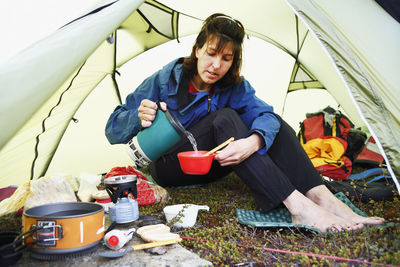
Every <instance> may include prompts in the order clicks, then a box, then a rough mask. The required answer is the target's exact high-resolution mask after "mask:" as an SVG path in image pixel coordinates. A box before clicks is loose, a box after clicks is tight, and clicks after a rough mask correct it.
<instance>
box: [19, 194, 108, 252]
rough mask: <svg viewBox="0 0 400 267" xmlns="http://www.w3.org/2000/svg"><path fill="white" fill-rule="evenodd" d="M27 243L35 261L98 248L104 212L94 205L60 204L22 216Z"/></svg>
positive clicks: (50, 205) (49, 205) (38, 208)
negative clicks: (27, 233) (29, 233)
mask: <svg viewBox="0 0 400 267" xmlns="http://www.w3.org/2000/svg"><path fill="white" fill-rule="evenodd" d="M23 225H24V232H31V235H28V236H27V237H26V239H25V240H24V242H25V244H27V245H28V248H29V250H30V252H31V256H32V257H34V258H36V257H37V258H41V256H40V255H43V256H44V257H45V258H46V255H64V254H70V253H72V254H73V253H75V252H81V251H85V250H87V249H90V248H93V247H95V246H97V245H98V244H99V243H100V242H101V240H102V238H103V237H104V208H103V207H102V206H101V205H99V204H96V203H91V202H60V203H53V204H46V205H41V206H37V207H33V208H30V209H28V210H26V211H24V214H23Z"/></svg>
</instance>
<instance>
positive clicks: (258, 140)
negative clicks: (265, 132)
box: [247, 133, 265, 152]
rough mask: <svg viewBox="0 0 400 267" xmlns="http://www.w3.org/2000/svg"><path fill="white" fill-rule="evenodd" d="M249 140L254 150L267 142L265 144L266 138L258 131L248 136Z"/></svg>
mask: <svg viewBox="0 0 400 267" xmlns="http://www.w3.org/2000/svg"><path fill="white" fill-rule="evenodd" d="M247 139H248V140H249V142H250V144H251V147H254V149H255V150H254V152H256V151H258V150H260V149H261V148H262V147H263V146H264V145H265V144H264V139H263V138H262V137H261V136H260V135H259V134H257V133H253V134H252V135H250V136H249V137H247Z"/></svg>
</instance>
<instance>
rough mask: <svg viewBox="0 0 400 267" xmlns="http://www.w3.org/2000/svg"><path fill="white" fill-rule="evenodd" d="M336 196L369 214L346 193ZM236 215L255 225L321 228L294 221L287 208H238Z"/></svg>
mask: <svg viewBox="0 0 400 267" xmlns="http://www.w3.org/2000/svg"><path fill="white" fill-rule="evenodd" d="M335 196H336V197H337V198H338V199H340V200H341V201H343V202H344V203H345V204H346V205H347V206H349V207H350V208H351V209H352V210H353V211H354V212H355V213H357V214H358V215H361V216H367V215H366V214H365V213H364V212H362V211H361V210H359V209H358V208H357V207H356V206H354V205H353V203H351V202H350V200H349V199H348V198H347V197H346V195H345V194H344V193H342V192H339V193H336V194H335ZM236 216H237V217H238V219H239V223H241V224H245V225H249V226H255V227H297V228H306V229H309V230H312V231H317V232H320V230H318V229H315V228H312V227H310V226H308V225H303V224H295V223H292V217H291V215H290V212H289V210H288V209H287V208H285V207H282V208H276V209H274V210H271V211H269V212H267V213H261V212H259V211H254V210H245V209H236Z"/></svg>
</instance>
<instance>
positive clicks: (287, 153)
mask: <svg viewBox="0 0 400 267" xmlns="http://www.w3.org/2000/svg"><path fill="white" fill-rule="evenodd" d="M189 131H190V132H191V133H192V134H193V136H194V137H195V139H196V142H197V146H198V149H199V150H210V149H212V148H214V147H215V146H217V145H219V144H220V143H222V142H224V141H225V140H227V139H228V138H230V137H232V136H233V137H234V138H235V140H238V139H240V138H245V137H247V136H248V134H249V129H248V128H247V126H246V125H245V124H244V123H243V121H242V120H241V119H240V117H239V115H238V114H237V113H236V112H235V111H234V110H232V109H229V108H224V109H221V110H218V111H216V112H214V113H212V114H210V115H208V116H206V117H204V118H203V119H202V120H201V121H200V122H199V123H198V124H196V125H195V126H194V127H192V128H191V129H189ZM189 150H193V147H192V145H191V144H190V142H189V141H188V139H187V138H182V140H180V141H179V142H178V143H177V144H176V145H175V146H174V147H173V148H171V149H170V150H169V151H167V152H166V153H165V154H164V155H163V156H162V157H161V158H159V159H158V160H157V161H156V162H155V163H152V164H151V165H150V168H149V169H150V172H151V175H152V176H153V178H154V179H155V181H156V182H157V183H158V184H159V185H161V186H181V185H193V184H202V183H209V182H211V181H215V180H217V179H218V178H221V177H223V176H225V175H227V174H229V173H230V172H231V171H232V170H233V171H234V172H235V173H236V174H237V175H238V176H239V177H240V178H241V179H242V180H243V182H244V183H246V184H247V186H249V188H250V189H251V192H252V194H253V197H254V199H255V201H256V203H257V205H258V206H259V208H260V211H262V212H266V211H268V210H270V209H273V208H275V207H276V206H278V205H279V204H281V203H282V201H283V200H284V199H285V198H287V197H288V196H289V195H290V194H291V193H292V192H293V191H294V190H295V189H297V190H298V191H300V192H301V193H303V194H304V193H306V192H307V191H308V190H310V189H311V188H313V187H315V186H317V185H320V184H322V180H321V177H320V175H319V173H318V172H317V171H316V170H315V168H314V166H313V165H312V163H311V161H310V160H309V158H308V156H307V154H306V153H305V151H304V149H303V148H302V146H301V145H300V143H299V141H298V140H297V137H296V134H295V132H294V130H293V129H292V128H291V127H290V126H289V125H288V124H287V123H286V122H285V121H283V120H282V124H281V127H280V130H279V132H278V134H277V135H276V137H275V140H274V143H273V144H272V146H271V147H270V148H269V150H268V151H267V153H266V154H265V155H260V154H259V153H254V154H253V155H251V156H250V157H249V158H247V159H246V160H245V161H243V162H242V163H240V164H238V165H233V166H229V167H221V166H220V165H219V163H218V162H217V161H216V160H214V161H213V164H212V166H211V170H210V172H209V173H208V174H206V175H188V174H184V173H183V172H182V170H181V168H180V165H179V161H178V157H177V153H178V152H181V151H189Z"/></svg>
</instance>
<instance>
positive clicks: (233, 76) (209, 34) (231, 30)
mask: <svg viewBox="0 0 400 267" xmlns="http://www.w3.org/2000/svg"><path fill="white" fill-rule="evenodd" d="M244 35H245V32H244V27H243V25H242V23H240V21H238V20H235V19H233V18H231V17H229V16H226V15H224V14H222V13H216V14H213V15H211V16H209V17H208V18H207V19H206V20H205V21H204V23H203V27H202V28H201V30H200V33H199V34H198V35H197V38H196V42H195V44H194V45H193V48H192V53H191V55H190V58H186V59H185V62H184V67H185V68H186V69H187V71H188V72H189V78H190V79H191V78H193V76H195V75H196V74H197V57H196V49H197V48H199V49H200V48H202V47H203V45H204V44H205V43H206V42H207V41H209V40H212V39H213V38H217V39H218V44H217V52H219V51H221V49H223V48H224V47H225V45H226V44H228V43H230V42H232V44H233V50H234V51H233V62H232V66H231V67H230V69H229V71H228V72H227V73H226V74H225V76H224V77H223V78H222V79H221V80H220V81H218V83H219V84H220V85H222V86H223V85H228V84H230V83H239V82H241V81H242V80H243V78H242V77H241V76H240V68H241V66H242V43H243V38H244Z"/></svg>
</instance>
